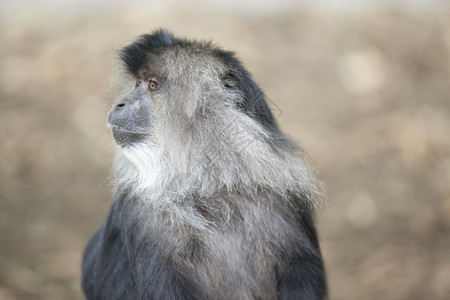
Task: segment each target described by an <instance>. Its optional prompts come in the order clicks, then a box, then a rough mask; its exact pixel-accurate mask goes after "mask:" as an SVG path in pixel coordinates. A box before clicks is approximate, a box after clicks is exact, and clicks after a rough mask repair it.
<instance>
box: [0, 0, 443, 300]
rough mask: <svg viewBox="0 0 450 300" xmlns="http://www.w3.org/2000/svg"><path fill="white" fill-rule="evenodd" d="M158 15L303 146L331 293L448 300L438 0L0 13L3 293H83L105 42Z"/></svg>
mask: <svg viewBox="0 0 450 300" xmlns="http://www.w3.org/2000/svg"><path fill="white" fill-rule="evenodd" d="M113 3H115V2H113ZM160 26H164V27H166V28H168V29H170V30H171V31H173V32H174V33H176V34H178V35H181V36H187V37H191V38H201V39H212V40H214V41H215V42H216V43H217V44H218V45H221V46H223V47H224V48H226V49H229V50H234V51H236V52H237V53H238V55H239V57H240V58H241V59H242V61H243V62H244V63H245V65H246V66H247V67H248V69H249V70H250V71H251V72H252V73H253V74H254V76H255V78H256V80H257V82H258V83H259V84H260V85H261V86H262V87H263V89H264V90H265V92H266V94H267V95H268V97H269V98H270V99H271V102H272V106H273V108H274V110H275V114H276V116H277V118H278V120H279V123H280V125H281V127H282V128H283V130H284V131H285V132H287V133H288V134H289V135H290V136H291V137H293V138H294V139H295V140H297V141H299V142H301V143H302V145H304V147H305V148H306V149H307V150H308V152H309V153H310V154H311V156H312V157H313V159H314V161H315V163H316V166H317V169H318V170H319V172H320V174H321V176H322V179H323V181H324V182H325V184H326V185H327V194H328V196H327V201H326V203H324V204H323V205H322V206H321V207H320V208H319V210H318V215H317V219H318V223H319V232H320V238H321V244H322V249H323V254H324V257H325V261H326V267H327V273H328V278H329V285H330V299H336V300H338V299H346V300H348V299H358V300H364V299H396V300H398V299H408V300H413V299H450V7H448V8H446V9H441V10H436V11H435V12H433V13H430V12H428V13H420V12H417V11H416V12H406V11H402V10H399V9H378V10H375V11H371V12H362V13H357V14H345V13H344V14H343V13H340V14H336V13H333V12H330V11H327V10H324V9H320V8H311V7H309V8H308V7H306V8H305V7H298V8H295V9H290V10H289V11H284V12H276V13H267V12H266V13H260V14H251V13H248V12H247V13H239V12H232V11H228V10H220V9H212V8H202V9H200V8H199V7H196V6H195V5H187V4H186V5H184V6H180V7H169V6H167V7H152V5H147V6H144V7H142V6H140V5H127V6H120V7H119V6H117V7H116V6H114V5H111V6H108V7H95V8H92V9H89V10H87V9H86V8H83V9H67V10H64V11H61V10H51V9H46V8H43V7H38V6H37V5H34V6H33V7H31V8H27V9H25V8H23V9H16V10H14V11H13V12H11V13H0V104H1V110H0V299H2V300H10V299H30V300H31V299H33V300H34V299H40V300H41V299H42V300H43V299H45V300H48V299H50V300H52V299H68V300H71V299H74V300H75V299H83V295H82V293H81V289H80V264H81V255H82V252H83V248H84V246H85V244H86V243H87V241H88V239H89V237H90V236H91V234H92V233H93V232H94V230H95V229H96V227H97V226H98V225H99V224H100V223H101V222H102V220H103V219H104V217H105V215H106V213H107V211H108V208H109V205H110V201H111V186H110V183H109V179H108V178H109V174H110V173H109V169H110V164H111V161H112V156H113V149H112V138H111V137H110V134H109V132H108V129H107V128H106V114H107V112H108V109H109V103H110V100H109V98H110V96H109V95H108V76H109V75H110V73H111V68H112V62H113V60H114V58H115V49H118V48H120V47H121V46H122V45H123V44H124V43H126V42H127V41H128V40H130V39H131V38H133V37H134V36H136V35H137V34H141V33H145V32H148V31H151V30H153V29H154V28H156V27H160Z"/></svg>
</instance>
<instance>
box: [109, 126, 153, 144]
mask: <svg viewBox="0 0 450 300" xmlns="http://www.w3.org/2000/svg"><path fill="white" fill-rule="evenodd" d="M112 135H113V138H114V141H115V142H116V143H117V144H118V145H119V146H121V147H131V146H133V145H136V144H139V143H142V142H144V141H145V140H146V139H148V138H149V136H148V134H145V133H138V132H132V131H129V130H126V129H123V128H120V127H114V128H113V129H112Z"/></svg>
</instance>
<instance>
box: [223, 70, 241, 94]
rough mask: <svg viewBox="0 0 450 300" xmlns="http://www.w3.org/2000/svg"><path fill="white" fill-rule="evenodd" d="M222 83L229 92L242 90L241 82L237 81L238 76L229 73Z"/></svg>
mask: <svg viewBox="0 0 450 300" xmlns="http://www.w3.org/2000/svg"><path fill="white" fill-rule="evenodd" d="M222 83H223V85H224V86H225V88H227V89H228V90H231V91H234V90H238V89H239V88H240V85H239V81H238V80H237V78H236V76H235V75H234V74H233V73H231V72H228V73H227V74H226V75H225V76H224V77H223V78H222Z"/></svg>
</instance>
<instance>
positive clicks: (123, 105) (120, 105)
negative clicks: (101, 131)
mask: <svg viewBox="0 0 450 300" xmlns="http://www.w3.org/2000/svg"><path fill="white" fill-rule="evenodd" d="M124 107H125V103H124V102H122V103H119V104H117V105H116V110H119V109H122V108H124Z"/></svg>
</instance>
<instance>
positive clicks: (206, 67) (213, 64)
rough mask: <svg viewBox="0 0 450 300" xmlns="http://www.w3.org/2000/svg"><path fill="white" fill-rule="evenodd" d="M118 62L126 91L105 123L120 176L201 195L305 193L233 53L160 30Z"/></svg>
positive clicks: (285, 143)
mask: <svg viewBox="0 0 450 300" xmlns="http://www.w3.org/2000/svg"><path fill="white" fill-rule="evenodd" d="M119 57H120V62H121V65H122V66H123V68H122V69H123V70H124V71H125V73H126V77H127V78H128V81H126V83H125V88H124V89H125V90H126V91H127V92H126V93H124V94H125V96H123V97H121V98H120V99H119V100H118V101H117V102H116V104H115V105H114V106H113V108H112V110H111V112H110V113H109V116H108V123H109V125H110V127H111V130H112V134H113V137H114V139H115V141H116V143H117V145H118V154H119V155H118V162H116V164H118V165H119V168H118V169H119V171H121V172H122V173H123V172H124V170H127V171H126V172H125V173H126V174H122V175H120V176H121V177H124V176H125V177H127V178H128V181H130V180H131V181H133V180H134V181H136V180H138V181H139V184H138V185H139V186H141V187H147V188H148V187H149V186H151V185H152V184H155V182H158V185H159V186H160V185H161V184H167V182H172V184H173V181H177V182H178V184H181V183H180V181H183V182H184V183H185V184H187V185H188V186H189V187H191V188H192V187H193V188H194V189H196V190H201V191H203V192H205V191H206V190H209V191H211V192H213V191H217V190H218V189H222V188H224V187H225V188H226V189H228V190H230V189H236V187H238V186H240V187H242V186H244V185H245V186H247V188H248V187H251V188H253V189H258V188H260V187H261V186H263V187H264V186H270V187H274V186H278V187H281V186H282V189H283V190H291V191H292V190H295V189H298V188H300V186H303V187H305V186H311V183H310V182H309V181H310V180H309V179H308V178H312V177H311V176H310V174H309V173H310V172H309V171H308V170H309V169H308V168H307V166H306V164H304V163H303V162H304V160H302V159H300V160H298V159H297V158H298V148H297V147H296V146H295V145H294V144H293V143H291V142H290V141H289V140H288V139H287V138H286V137H285V136H284V135H283V134H282V133H281V132H280V130H279V129H278V126H277V124H276V122H275V120H274V117H273V115H272V113H271V111H270V109H269V107H268V105H267V102H266V100H265V97H264V94H263V93H262V91H261V89H260V88H259V87H258V86H257V85H256V83H255V82H254V81H253V79H252V78H251V75H250V74H249V72H248V71H247V70H245V68H244V67H243V66H242V64H241V63H240V62H239V60H238V59H237V58H236V57H235V56H234V54H233V53H231V52H228V51H224V50H221V49H219V48H218V47H216V46H214V45H213V44H211V43H209V42H197V41H189V40H185V39H180V38H177V37H174V36H173V35H171V34H170V33H168V32H166V31H163V30H158V31H155V32H153V33H152V34H146V35H142V36H140V37H138V38H137V39H135V40H133V41H132V42H130V43H129V44H127V45H126V46H125V47H124V48H123V49H121V50H120V51H119ZM299 162H300V163H299ZM162 173H164V174H162ZM158 174H159V175H158ZM180 174H183V176H180ZM116 177H117V176H116ZM157 177H161V178H164V180H165V181H164V182H165V183H162V182H159V181H158V179H157ZM175 177H176V179H173V178H175ZM181 177H182V179H180V178H181ZM168 178H172V179H168ZM301 181H303V182H301ZM306 181H308V183H306ZM135 185H136V183H135Z"/></svg>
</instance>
